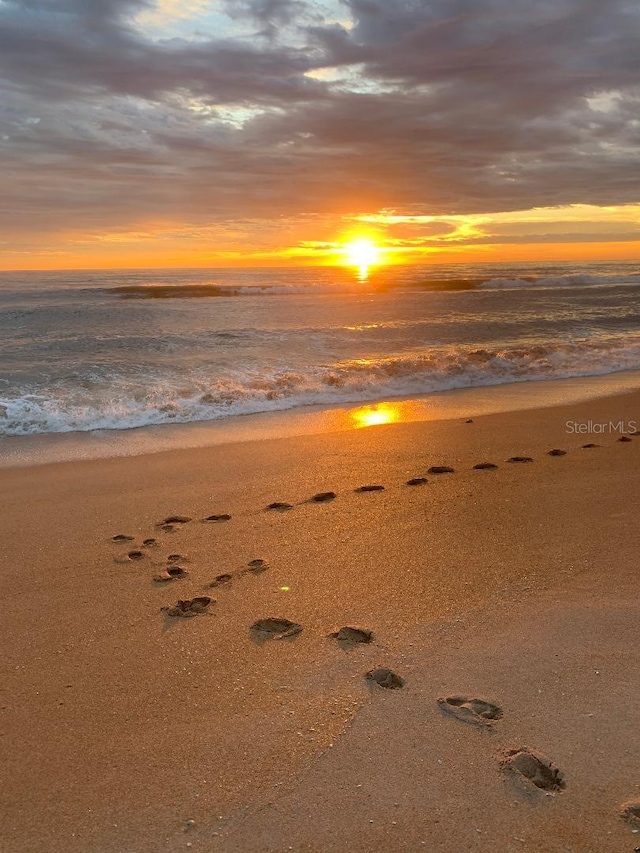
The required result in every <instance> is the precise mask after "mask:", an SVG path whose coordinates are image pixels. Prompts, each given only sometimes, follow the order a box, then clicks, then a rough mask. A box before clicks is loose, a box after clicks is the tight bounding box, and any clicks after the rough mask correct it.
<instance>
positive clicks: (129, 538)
mask: <svg viewBox="0 0 640 853" xmlns="http://www.w3.org/2000/svg"><path fill="white" fill-rule="evenodd" d="M133 539H134V537H133V536H127V534H126V533H116V535H115V536H112V537H111V541H112V542H133Z"/></svg>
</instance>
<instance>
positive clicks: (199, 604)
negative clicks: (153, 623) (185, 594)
mask: <svg viewBox="0 0 640 853" xmlns="http://www.w3.org/2000/svg"><path fill="white" fill-rule="evenodd" d="M212 602H213V599H212V598H209V596H208V595H201V596H198V598H191V599H188V598H187V599H185V600H180V601H177V602H176V603H175V604H174V605H172V606H171V607H161V608H160V609H161V610H163V611H164V612H165V613H166V614H167V616H181V617H183V618H187V617H189V616H198V615H200V614H201V613H206V611H207V608H208V607H209V605H210V604H211V603H212Z"/></svg>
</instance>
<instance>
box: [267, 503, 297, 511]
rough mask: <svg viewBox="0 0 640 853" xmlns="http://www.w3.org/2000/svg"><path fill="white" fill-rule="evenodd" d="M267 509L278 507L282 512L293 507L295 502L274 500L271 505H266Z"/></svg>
mask: <svg viewBox="0 0 640 853" xmlns="http://www.w3.org/2000/svg"><path fill="white" fill-rule="evenodd" d="M265 508H266V509H276V510H279V511H280V512H285V511H286V510H288V509H293V504H288V503H285V502H284V501H274V502H273V503H272V504H269V506H267V507H265Z"/></svg>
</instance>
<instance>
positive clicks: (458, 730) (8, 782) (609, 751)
mask: <svg viewBox="0 0 640 853" xmlns="http://www.w3.org/2000/svg"><path fill="white" fill-rule="evenodd" d="M638 415H640V396H639V395H625V396H620V397H615V398H610V399H605V400H600V401H595V402H594V401H591V402H589V403H584V404H581V405H577V406H572V407H571V408H562V407H558V408H550V409H544V410H536V411H526V412H517V413H511V414H503V415H492V416H486V417H480V418H475V419H474V421H475V422H474V423H472V424H467V423H464V419H461V420H460V421H447V422H432V423H412V424H395V425H392V426H381V427H373V428H370V429H364V430H360V431H356V432H351V433H340V434H327V435H323V436H306V437H302V438H288V439H283V440H269V441H255V442H247V443H244V444H235V445H234V444H230V445H225V446H217V447H211V448H199V449H192V450H184V451H179V450H176V451H171V452H168V453H159V454H150V455H146V456H140V457H134V458H125V459H111V460H98V461H94V462H91V461H83V462H72V463H59V464H54V465H44V466H39V467H34V468H23V469H10V470H5V471H2V472H0V517H1V518H2V531H3V532H2V539H1V542H2V545H1V548H2V559H1V562H0V576H1V583H2V602H3V618H2V635H1V638H2V650H3V654H2V664H1V665H2V698H1V699H0V707H1V710H0V750H1V753H2V763H1V765H0V767H1V769H0V773H1V774H2V779H1V780H0V782H1V785H0V799H1V806H0V850H2V853H58V851H60V853H62V851H64V853H157V851H163V850H167V851H179V850H183V849H185V850H186V849H190V850H193V851H211V853H218V851H220V853H232V851H233V853H235V851H265V853H267V851H269V852H270V851H273V852H274V853H275V851H286V850H295V851H317V853H325V851H349V853H356V851H362V853H365V851H385V853H387V851H396V850H408V851H414V850H415V851H420V850H425V849H426V850H429V851H447V853H454V851H455V853H459V851H463V850H464V851H477V852H478V853H485V851H487V853H488V851H499V853H511V851H533V853H547V851H548V852H549V853H552V851H553V853H555V852H556V851H558V852H559V851H571V853H624V851H629V853H631V851H633V850H634V848H635V847H637V846H639V845H640V833H636V834H634V833H633V827H632V826H631V825H629V824H628V823H626V822H625V821H624V820H623V819H622V818H621V817H620V815H619V809H620V806H621V803H623V802H624V801H627V800H640V773H639V771H638V767H639V766H640V762H639V761H638V748H639V746H640V725H638V722H639V714H638V707H639V698H640V697H639V695H638V694H639V691H640V672H639V668H640V667H639V663H638V662H639V655H638V648H639V642H640V620H639V619H638V614H639V608H638V603H639V601H638V553H639V551H640V547H639V546H640V541H639V540H640V533H639V527H638V524H637V512H638V496H639V480H640V455H639V454H640V437H637V438H633V439H632V441H630V442H628V443H621V442H618V441H617V440H616V439H617V435H615V434H613V435H604V436H597V437H594V436H589V435H568V434H567V432H566V428H565V422H566V421H567V420H569V419H571V420H576V421H588V420H592V421H595V422H603V421H609V420H614V421H617V420H620V419H623V420H629V419H632V418H634V417H635V418H636V419H638V420H640V418H638ZM589 441H594V442H596V443H598V444H600V445H601V447H599V448H595V449H592V450H581V449H580V447H581V445H582V444H584V443H587V442H589ZM552 448H562V449H565V450H567V455H566V456H558V457H550V456H548V455H547V451H548V450H550V449H552ZM512 456H530V457H532V458H533V460H534V461H533V462H530V463H508V462H506V461H505V460H507V459H508V458H509V457H512ZM483 461H492V462H494V463H496V464H497V465H498V466H499V468H498V469H497V470H480V471H478V470H473V465H474V464H476V463H478V462H483ZM433 465H448V466H451V467H453V468H454V469H455V472H454V473H451V474H441V475H429V474H427V473H426V472H427V471H428V469H429V468H430V467H431V466H433ZM417 476H426V477H427V479H428V481H429V482H428V483H427V484H426V485H423V486H414V487H409V486H406V485H405V482H406V480H408V479H409V478H411V477H417ZM368 484H373V485H375V484H383V485H384V486H385V487H386V488H385V490H384V491H375V492H364V493H356V492H354V489H356V488H357V487H358V486H362V485H368ZM329 490H331V491H334V492H336V493H337V497H336V498H335V499H334V500H329V501H327V502H322V503H312V502H309V501H308V499H309V498H310V497H311V496H312V495H314V494H316V493H319V492H326V491H329ZM272 501H284V502H289V503H291V504H293V505H294V506H293V508H292V509H291V510H288V511H287V510H285V511H282V512H279V511H269V512H266V511H265V510H264V507H265V506H266V505H267V504H269V503H271V502H272ZM176 513H177V514H181V515H185V516H189V517H191V518H193V521H190V522H188V523H185V524H178V525H176V527H175V529H174V531H173V532H165V531H163V530H159V529H158V528H157V527H156V526H155V525H156V522H158V521H160V520H162V519H164V518H166V517H167V516H170V515H173V514H176ZM211 514H218V515H220V514H230V515H231V516H232V517H231V519H230V520H228V521H220V522H211V523H202V522H201V521H199V519H201V518H204V517H206V516H209V515H211ZM118 533H125V534H130V535H132V536H134V537H135V539H134V541H133V542H124V543H113V542H112V541H111V537H112V536H113V535H114V534H118ZM148 537H154V538H156V539H157V540H158V543H159V544H157V545H155V546H150V547H147V548H143V549H142V550H143V552H144V556H143V557H142V559H140V560H128V559H124V558H125V555H126V554H127V553H128V552H129V551H132V550H134V549H138V548H139V547H140V545H141V542H142V540H143V539H145V538H148ZM169 554H180V555H182V557H184V558H188V559H181V560H178V561H177V562H176V563H175V564H174V565H181V566H183V567H184V568H185V569H186V570H187V571H188V573H189V574H188V575H187V577H186V578H183V579H177V580H172V581H169V582H166V583H154V581H153V577H154V575H157V574H158V573H161V572H163V571H164V570H165V569H166V567H167V565H168V563H167V556H168V555H169ZM254 559H263V560H266V561H267V564H268V565H267V568H266V569H265V570H264V571H261V569H263V568H264V567H263V566H254V571H248V572H247V571H244V569H246V568H248V566H247V564H248V562H249V561H250V560H254ZM221 574H231V575H232V579H231V581H230V582H229V583H223V584H220V585H218V586H216V587H213V588H209V586H208V585H209V584H210V583H211V582H212V581H214V579H215V578H216V577H217V576H218V575H221ZM199 596H211V597H213V598H215V599H217V601H216V603H214V604H211V605H210V606H209V607H208V608H206V610H205V612H204V613H201V614H199V615H196V616H194V617H193V618H178V617H175V618H172V617H170V616H169V615H168V614H167V612H166V611H165V612H161V608H162V607H167V606H171V605H174V604H175V603H176V601H177V600H178V599H192V598H193V597H199ZM264 617H278V618H286V619H289V620H291V621H293V622H295V623H299V624H300V625H302V628H303V630H302V632H301V633H297V634H295V635H294V636H291V637H289V638H285V639H280V640H277V639H265V635H264V634H263V635H259V634H255V633H253V634H252V633H251V632H250V630H249V629H250V626H251V625H252V624H253V623H254V622H255V621H256V620H258V619H260V618H264ZM347 625H355V626H360V627H363V628H366V629H371V630H372V631H373V632H374V639H373V642H371V643H369V644H361V645H356V646H354V647H352V648H345V647H344V644H341V643H339V642H338V641H337V640H336V639H335V638H331V637H328V636H327V635H328V634H329V633H330V632H332V631H335V630H337V629H339V628H340V627H341V626H347ZM378 666H380V667H390V668H391V669H392V670H393V671H395V672H396V673H397V674H398V675H399V676H401V677H402V678H403V679H404V681H405V684H404V686H403V687H402V688H401V689H397V690H385V689H383V688H381V687H379V686H378V685H377V684H375V683H373V682H371V681H367V680H365V678H364V675H365V673H367V672H368V671H369V670H371V669H373V668H375V667H378ZM452 696H453V697H459V696H461V697H467V698H469V699H473V698H478V699H482V700H486V701H488V702H491V703H494V704H495V705H496V706H497V708H498V709H499V711H498V712H497V716H500V712H501V716H500V718H499V719H496V720H494V721H485V720H483V719H480V720H478V721H476V722H474V718H473V717H472V715H471V713H470V712H469V711H468V710H467V711H466V716H465V709H464V708H463V709H462V715H463V718H459V717H458V716H456V715H454V714H450V713H446V711H445V710H444V709H443V708H441V707H440V706H439V705H438V703H437V700H438V699H439V698H443V697H452ZM521 748H528V749H531V750H533V751H535V752H536V753H539V754H541V755H542V756H546V758H547V759H549V760H550V761H551V762H552V764H553V765H554V766H555V767H556V768H558V770H559V771H560V773H561V774H562V778H563V783H562V784H564V785H565V787H564V789H563V790H558V791H555V792H553V791H544V790H539V789H538V788H536V787H535V786H534V785H533V784H532V783H531V782H530V781H527V780H526V779H524V778H522V777H521V776H520V775H519V774H518V773H517V772H514V771H513V770H512V769H509V767H508V766H505V765H504V760H505V757H506V755H507V752H508V751H509V750H517V749H521ZM525 764H526V762H525ZM525 764H523V765H521V766H525Z"/></svg>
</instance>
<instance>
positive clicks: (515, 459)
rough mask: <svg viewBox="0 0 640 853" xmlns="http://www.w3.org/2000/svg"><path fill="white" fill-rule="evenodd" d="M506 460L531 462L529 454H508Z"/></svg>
mask: <svg viewBox="0 0 640 853" xmlns="http://www.w3.org/2000/svg"><path fill="white" fill-rule="evenodd" d="M507 462H533V459H532V458H531V457H530V456H510V457H509V459H507Z"/></svg>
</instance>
